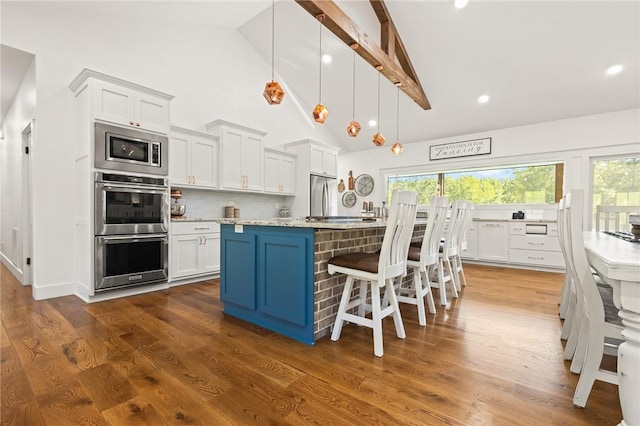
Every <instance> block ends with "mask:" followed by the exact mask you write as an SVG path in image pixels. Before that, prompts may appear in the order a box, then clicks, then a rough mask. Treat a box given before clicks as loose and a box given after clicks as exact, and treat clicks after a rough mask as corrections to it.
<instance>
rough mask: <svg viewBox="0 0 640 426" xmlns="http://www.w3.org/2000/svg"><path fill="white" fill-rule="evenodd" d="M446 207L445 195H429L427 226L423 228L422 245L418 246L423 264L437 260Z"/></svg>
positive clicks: (430, 263) (447, 203)
mask: <svg viewBox="0 0 640 426" xmlns="http://www.w3.org/2000/svg"><path fill="white" fill-rule="evenodd" d="M448 209H449V199H448V198H447V197H436V196H433V197H431V205H430V206H429V213H428V216H427V226H426V228H425V230H424V235H423V237H422V247H421V248H420V263H421V264H422V265H423V266H425V265H435V264H436V263H437V262H438V256H439V251H440V238H441V237H442V231H443V229H444V224H445V222H446V220H447V210H448Z"/></svg>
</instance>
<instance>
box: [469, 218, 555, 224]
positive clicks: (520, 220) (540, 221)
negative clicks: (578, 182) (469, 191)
mask: <svg viewBox="0 0 640 426" xmlns="http://www.w3.org/2000/svg"><path fill="white" fill-rule="evenodd" d="M473 221H474V222H521V223H556V222H557V220H556V219H487V218H483V219H479V218H477V217H474V218H473Z"/></svg>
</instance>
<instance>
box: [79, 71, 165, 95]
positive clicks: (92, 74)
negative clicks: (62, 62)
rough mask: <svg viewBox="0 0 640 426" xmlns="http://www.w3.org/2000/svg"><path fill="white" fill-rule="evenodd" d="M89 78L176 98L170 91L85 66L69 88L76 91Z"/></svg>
mask: <svg viewBox="0 0 640 426" xmlns="http://www.w3.org/2000/svg"><path fill="white" fill-rule="evenodd" d="M88 78H95V79H97V80H102V81H106V82H109V83H113V84H117V85H119V86H122V87H126V88H129V89H132V90H137V91H140V92H145V93H149V94H152V95H154V96H158V97H160V98H164V99H167V100H169V101H170V100H171V99H173V98H174V96H173V95H170V94H168V93H164V92H160V91H159V90H155V89H150V88H148V87H146V86H142V85H140V84H136V83H132V82H130V81H127V80H123V79H121V78H118V77H114V76H111V75H108V74H105V73H102V72H100V71H95V70H92V69H90V68H85V69H83V70H82V71H80V74H78V75H77V76H76V78H74V79H73V81H71V83H69V88H70V89H71V91H73V92H75V91H76V90H78V88H79V87H80V86H81V85H82V84H83V83H84V82H85V81H86V80H87V79H88Z"/></svg>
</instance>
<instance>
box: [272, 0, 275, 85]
mask: <svg viewBox="0 0 640 426" xmlns="http://www.w3.org/2000/svg"><path fill="white" fill-rule="evenodd" d="M275 32H276V0H273V2H272V3H271V81H274V80H275V63H274V58H275V45H276V43H275Z"/></svg>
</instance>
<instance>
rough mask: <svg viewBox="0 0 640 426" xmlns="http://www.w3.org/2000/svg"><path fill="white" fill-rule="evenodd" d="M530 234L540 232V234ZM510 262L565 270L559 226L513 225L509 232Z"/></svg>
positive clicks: (548, 224)
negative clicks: (559, 238) (559, 239)
mask: <svg viewBox="0 0 640 426" xmlns="http://www.w3.org/2000/svg"><path fill="white" fill-rule="evenodd" d="M528 232H540V234H535V233H528ZM509 262H511V263H519V264H523V265H532V266H540V267H552V268H564V267H565V264H564V257H563V255H562V251H561V250H560V242H559V241H558V228H557V224H555V223H547V224H540V223H526V222H524V223H519V224H515V223H512V224H511V226H510V230H509Z"/></svg>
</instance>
